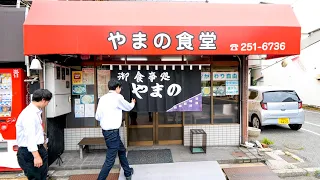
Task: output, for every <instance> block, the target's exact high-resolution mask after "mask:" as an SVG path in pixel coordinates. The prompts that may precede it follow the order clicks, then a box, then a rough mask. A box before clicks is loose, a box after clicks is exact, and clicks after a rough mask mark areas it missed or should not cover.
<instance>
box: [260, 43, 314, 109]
mask: <svg viewBox="0 0 320 180" xmlns="http://www.w3.org/2000/svg"><path fill="white" fill-rule="evenodd" d="M319 49H320V43H316V44H314V45H312V46H310V47H308V48H306V49H305V50H303V51H301V54H300V58H299V59H298V60H295V61H293V62H290V61H289V64H288V65H287V67H285V68H284V67H282V66H281V62H279V63H277V64H275V65H273V66H271V67H268V65H270V64H273V63H275V62H276V61H279V60H281V59H275V60H268V61H261V64H262V69H264V68H266V69H265V70H262V71H261V73H262V74H263V76H264V78H263V81H261V82H260V84H259V85H266V86H280V87H289V88H293V89H295V90H296V91H297V93H298V95H299V96H300V98H301V99H302V101H303V104H308V105H314V106H320V96H319V92H320V80H317V79H316V77H317V76H318V75H320V61H319V60H318V59H319Z"/></svg>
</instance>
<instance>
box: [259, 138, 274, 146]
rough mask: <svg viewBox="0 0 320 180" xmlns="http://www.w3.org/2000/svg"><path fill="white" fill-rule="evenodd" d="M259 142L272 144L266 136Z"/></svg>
mask: <svg viewBox="0 0 320 180" xmlns="http://www.w3.org/2000/svg"><path fill="white" fill-rule="evenodd" d="M261 143H263V144H266V145H272V144H274V142H273V141H271V140H270V139H268V138H263V139H262V141H261Z"/></svg>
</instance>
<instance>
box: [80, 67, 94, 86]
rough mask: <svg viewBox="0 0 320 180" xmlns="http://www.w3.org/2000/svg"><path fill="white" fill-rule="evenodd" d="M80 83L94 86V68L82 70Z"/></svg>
mask: <svg viewBox="0 0 320 180" xmlns="http://www.w3.org/2000/svg"><path fill="white" fill-rule="evenodd" d="M82 83H83V84H94V68H82Z"/></svg>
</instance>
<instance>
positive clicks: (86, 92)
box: [67, 67, 97, 128]
mask: <svg viewBox="0 0 320 180" xmlns="http://www.w3.org/2000/svg"><path fill="white" fill-rule="evenodd" d="M71 75H72V84H71V87H72V96H71V106H72V108H71V109H72V111H71V113H69V114H68V117H67V128H83V127H96V126H97V123H96V120H95V110H96V107H97V106H96V102H97V99H96V97H97V96H96V92H95V89H96V88H95V85H96V83H95V68H94V67H80V68H76V69H72V70H71Z"/></svg>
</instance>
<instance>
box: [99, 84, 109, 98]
mask: <svg viewBox="0 0 320 180" xmlns="http://www.w3.org/2000/svg"><path fill="white" fill-rule="evenodd" d="M108 91H109V88H108V85H107V84H99V85H98V98H101V97H102V96H103V95H105V94H107V93H108Z"/></svg>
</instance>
